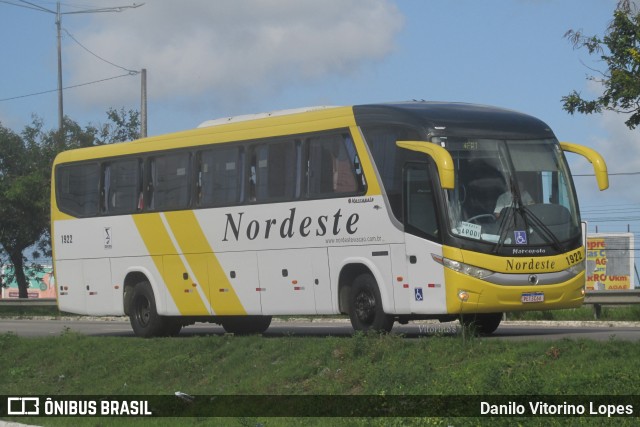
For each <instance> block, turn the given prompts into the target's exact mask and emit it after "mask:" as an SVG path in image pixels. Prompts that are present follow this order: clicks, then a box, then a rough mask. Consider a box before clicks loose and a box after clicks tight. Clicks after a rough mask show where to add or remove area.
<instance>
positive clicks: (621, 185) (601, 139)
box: [576, 111, 640, 204]
mask: <svg viewBox="0 0 640 427" xmlns="http://www.w3.org/2000/svg"><path fill="white" fill-rule="evenodd" d="M593 117H594V119H596V120H598V123H599V125H600V127H601V129H602V131H603V133H602V136H597V137H593V138H592V140H591V143H590V144H589V146H591V147H592V148H593V149H595V150H596V151H598V152H599V153H600V154H601V155H602V157H604V159H605V162H606V163H607V168H608V170H609V173H610V174H612V173H613V174H620V173H628V172H640V134H639V133H638V130H637V129H636V130H630V129H629V128H627V126H626V125H625V124H624V122H625V120H626V119H627V116H626V115H624V114H617V113H614V112H611V111H606V112H604V113H602V114H601V115H594V116H593ZM586 166H587V164H586V162H583V167H582V168H580V169H581V171H580V172H577V173H585V172H586V173H593V169H586V170H585V168H586ZM589 166H590V165H589ZM637 182H638V176H636V175H611V176H610V177H609V189H608V190H606V191H604V192H602V193H600V194H599V195H598V196H597V198H598V199H600V200H602V201H605V200H607V201H609V202H610V203H613V204H623V203H640V189H638V184H637ZM576 184H581V186H585V188H586V189H585V190H583V192H584V193H590V194H592V195H595V192H596V190H595V188H596V187H595V185H596V184H595V178H594V179H593V180H592V179H588V180H586V181H584V180H581V181H580V182H576ZM588 189H590V190H588ZM578 192H579V193H580V188H578Z"/></svg>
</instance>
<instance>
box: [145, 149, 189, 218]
mask: <svg viewBox="0 0 640 427" xmlns="http://www.w3.org/2000/svg"><path fill="white" fill-rule="evenodd" d="M189 158H190V154H189V153H186V152H185V153H171V154H165V155H162V156H157V157H153V158H151V159H150V160H149V174H150V179H149V184H150V190H151V191H150V194H151V200H149V209H153V210H172V209H184V208H186V207H188V206H189Z"/></svg>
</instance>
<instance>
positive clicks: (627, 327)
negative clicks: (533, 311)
mask: <svg viewBox="0 0 640 427" xmlns="http://www.w3.org/2000/svg"><path fill="white" fill-rule="evenodd" d="M65 331H74V332H78V333H81V334H85V335H90V336H118V337H134V334H133V332H132V330H131V326H130V325H129V321H128V319H127V318H101V319H100V318H99V319H87V318H65V319H45V318H34V319H9V318H3V319H0V333H7V332H11V333H14V334H16V335H19V336H23V337H47V336H57V335H60V334H62V333H64V332H65ZM392 333H394V334H402V335H404V336H405V337H407V338H408V339H415V338H420V337H429V336H455V335H456V334H458V333H460V325H459V324H458V322H451V323H430V322H420V323H409V324H407V325H399V324H397V323H396V325H395V326H394V328H393V331H392ZM221 334H224V330H223V329H222V327H220V326H218V325H215V324H208V323H200V324H196V325H192V326H188V327H185V328H183V329H182V332H181V333H180V336H181V337H185V338H186V337H188V336H193V335H221ZM351 334H353V329H352V328H351V324H350V323H349V322H348V321H343V320H325V319H313V320H309V319H299V320H292V321H280V320H277V319H276V320H274V321H273V322H272V323H271V327H270V328H269V329H268V330H267V332H265V334H264V335H265V336H268V337H277V336H290V335H297V336H309V337H326V336H350V335H351ZM564 338H572V339H581V338H584V339H591V340H600V341H603V340H609V339H612V338H613V339H620V340H628V341H638V340H640V322H595V321H594V322H546V321H540V322H513V321H507V322H502V324H501V325H500V327H499V328H498V330H497V331H496V332H495V333H494V334H493V335H491V336H488V337H483V339H508V340H559V339H564Z"/></svg>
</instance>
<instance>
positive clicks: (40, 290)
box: [0, 266, 56, 298]
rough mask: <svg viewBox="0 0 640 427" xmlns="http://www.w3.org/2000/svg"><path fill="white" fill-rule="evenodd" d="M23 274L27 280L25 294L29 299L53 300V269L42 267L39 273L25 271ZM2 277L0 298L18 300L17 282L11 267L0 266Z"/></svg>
mask: <svg viewBox="0 0 640 427" xmlns="http://www.w3.org/2000/svg"><path fill="white" fill-rule="evenodd" d="M26 270H27V271H25V274H26V275H27V280H29V288H28V289H27V293H28V295H29V298H55V297H56V287H55V283H54V279H53V268H51V266H44V267H42V268H41V269H39V271H36V270H31V269H26ZM0 276H1V277H2V284H3V286H2V289H1V290H0V298H18V282H16V280H15V277H14V274H13V267H9V266H0Z"/></svg>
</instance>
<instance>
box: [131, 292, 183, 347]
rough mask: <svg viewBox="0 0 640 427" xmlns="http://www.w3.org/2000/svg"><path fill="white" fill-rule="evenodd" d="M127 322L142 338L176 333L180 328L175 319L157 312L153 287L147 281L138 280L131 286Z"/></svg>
mask: <svg viewBox="0 0 640 427" xmlns="http://www.w3.org/2000/svg"><path fill="white" fill-rule="evenodd" d="M129 322H130V323H131V327H132V328H133V332H134V333H135V334H136V336H139V337H142V338H152V337H161V336H167V335H177V334H178V333H179V332H180V329H181V328H182V325H181V324H179V323H178V322H177V321H176V322H175V323H173V322H170V321H169V319H167V318H164V317H162V316H160V315H159V314H158V310H157V308H156V299H155V297H154V295H153V289H152V288H151V284H150V283H149V282H148V281H144V282H140V283H138V284H137V285H136V286H135V287H134V288H133V297H132V299H131V310H130V313H129ZM178 325H179V326H180V327H178Z"/></svg>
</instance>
